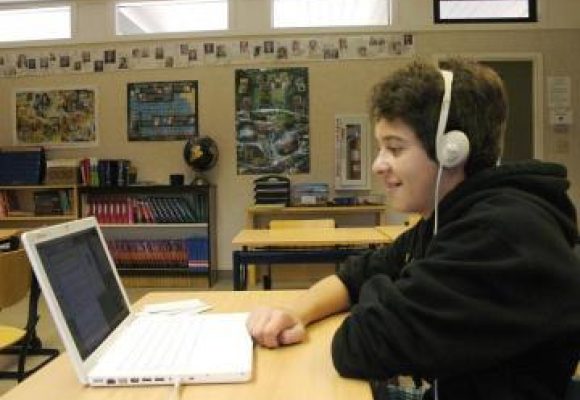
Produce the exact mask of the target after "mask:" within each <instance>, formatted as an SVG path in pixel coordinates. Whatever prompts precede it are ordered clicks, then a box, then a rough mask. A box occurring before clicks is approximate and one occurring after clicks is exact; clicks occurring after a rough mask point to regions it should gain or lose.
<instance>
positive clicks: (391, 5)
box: [268, 0, 397, 33]
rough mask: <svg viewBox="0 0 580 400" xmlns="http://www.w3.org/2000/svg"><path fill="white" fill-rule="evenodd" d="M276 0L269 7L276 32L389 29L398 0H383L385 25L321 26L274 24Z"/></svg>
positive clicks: (273, 30)
mask: <svg viewBox="0 0 580 400" xmlns="http://www.w3.org/2000/svg"><path fill="white" fill-rule="evenodd" d="M274 1H275V0H268V7H269V8H270V10H269V11H270V19H269V24H270V26H269V29H270V30H271V31H272V32H275V33H285V32H294V31H300V32H304V33H310V32H351V31H352V32H356V31H363V32H364V31H376V30H383V29H386V28H387V29H388V28H391V27H392V26H393V17H394V14H395V11H396V10H395V7H396V3H397V0H383V1H387V2H388V4H387V8H388V10H387V12H388V15H387V19H388V22H387V24H385V25H320V26H284V27H276V26H274Z"/></svg>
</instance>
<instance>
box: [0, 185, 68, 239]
mask: <svg viewBox="0 0 580 400" xmlns="http://www.w3.org/2000/svg"><path fill="white" fill-rule="evenodd" d="M77 210H78V188H77V186H76V185H69V184H63V185H26V186H0V228H20V229H28V228H34V227H38V226H42V225H50V224H56V223H60V222H64V221H69V220H73V219H76V218H78V213H77V212H78V211H77Z"/></svg>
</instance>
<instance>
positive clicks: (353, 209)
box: [246, 204, 387, 284]
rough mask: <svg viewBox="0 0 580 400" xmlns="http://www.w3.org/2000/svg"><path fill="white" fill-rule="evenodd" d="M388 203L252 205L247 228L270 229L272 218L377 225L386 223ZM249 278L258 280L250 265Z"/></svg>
mask: <svg viewBox="0 0 580 400" xmlns="http://www.w3.org/2000/svg"><path fill="white" fill-rule="evenodd" d="M386 209H387V206H386V205H382V204H381V205H359V206H333V207H320V206H304V207H268V206H251V207H248V208H247V209H246V229H260V228H262V229H268V228H269V225H268V224H269V221H270V220H272V219H315V218H325V219H328V218H332V219H334V220H335V222H336V224H337V226H340V227H344V226H345V225H348V226H367V227H368V226H376V225H381V224H384V223H385V216H386ZM361 220H363V221H361ZM247 270H248V276H247V280H248V281H249V282H251V283H252V284H254V283H255V282H256V268H255V266H253V265H250V266H248V269H247Z"/></svg>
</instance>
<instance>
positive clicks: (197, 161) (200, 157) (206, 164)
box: [183, 136, 219, 172]
mask: <svg viewBox="0 0 580 400" xmlns="http://www.w3.org/2000/svg"><path fill="white" fill-rule="evenodd" d="M218 154H219V153H218V148H217V145H216V143H215V141H214V140H213V139H212V138H210V137H209V136H196V137H193V138H191V139H189V140H188V141H187V142H186V143H185V147H184V148H183V158H184V159H185V162H186V163H187V164H188V165H189V166H190V167H191V168H192V169H193V170H194V171H197V172H203V171H207V170H209V169H211V168H212V167H213V166H214V165H215V164H216V162H217V159H218Z"/></svg>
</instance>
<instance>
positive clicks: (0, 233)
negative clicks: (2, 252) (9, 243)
mask: <svg viewBox="0 0 580 400" xmlns="http://www.w3.org/2000/svg"><path fill="white" fill-rule="evenodd" d="M20 232H21V230H20V229H0V240H5V239H10V238H11V237H12V236H18V235H19V234H20Z"/></svg>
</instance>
